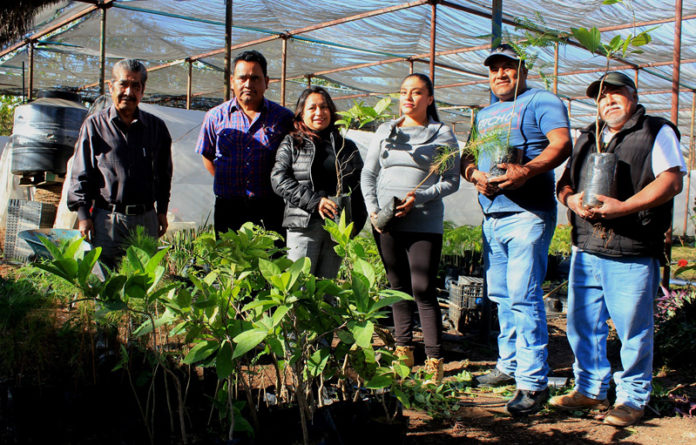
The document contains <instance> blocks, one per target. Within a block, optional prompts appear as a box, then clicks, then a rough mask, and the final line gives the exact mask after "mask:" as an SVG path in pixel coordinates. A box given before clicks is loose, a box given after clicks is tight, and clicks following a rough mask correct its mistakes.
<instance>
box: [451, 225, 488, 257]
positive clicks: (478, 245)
mask: <svg viewBox="0 0 696 445" xmlns="http://www.w3.org/2000/svg"><path fill="white" fill-rule="evenodd" d="M482 240H483V238H482V232H481V226H466V225H464V226H459V227H456V226H455V225H454V223H453V222H452V221H445V224H444V232H443V237H442V254H443V255H460V256H461V255H464V253H465V252H467V251H474V252H481V251H482V249H483V244H482Z"/></svg>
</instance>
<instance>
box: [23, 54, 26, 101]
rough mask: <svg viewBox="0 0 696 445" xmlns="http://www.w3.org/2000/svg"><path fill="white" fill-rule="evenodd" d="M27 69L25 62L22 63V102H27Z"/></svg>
mask: <svg viewBox="0 0 696 445" xmlns="http://www.w3.org/2000/svg"><path fill="white" fill-rule="evenodd" d="M25 69H26V68H25V67H24V62H22V102H26V101H27V79H26V75H25V74H24V71H25Z"/></svg>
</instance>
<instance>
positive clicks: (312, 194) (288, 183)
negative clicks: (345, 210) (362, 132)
mask: <svg viewBox="0 0 696 445" xmlns="http://www.w3.org/2000/svg"><path fill="white" fill-rule="evenodd" d="M330 136H331V143H332V145H333V148H334V152H335V153H336V154H337V157H338V159H339V161H340V162H341V164H342V165H344V167H343V181H342V184H341V192H342V193H350V197H351V207H352V213H353V222H354V228H353V235H355V234H357V233H358V232H359V231H360V230H361V229H362V227H363V226H364V225H365V220H366V219H367V210H365V202H364V201H363V197H362V192H361V191H360V172H361V170H362V167H363V161H362V158H361V157H360V152H359V151H358V147H357V146H356V145H355V143H354V142H353V141H351V140H350V139H344V138H343V137H342V136H341V135H340V134H339V132H338V131H333V132H332V133H331V134H330ZM344 141H345V145H344ZM341 147H343V148H341ZM315 152H316V148H315V145H314V142H313V141H312V140H311V139H309V138H304V140H303V143H302V145H301V146H299V147H298V146H297V144H296V143H295V140H294V139H293V137H292V135H287V136H285V139H283V141H282V142H281V143H280V146H279V147H278V151H277V152H276V160H275V165H274V166H273V169H272V170H271V185H272V186H273V191H275V192H276V194H278V195H279V196H281V197H282V198H283V199H284V200H285V213H284V215H283V227H286V228H306V227H307V226H308V225H309V221H310V219H311V218H312V215H315V216H316V217H319V212H318V206H319V201H321V198H324V197H327V193H325V192H324V191H318V190H315V189H314V183H313V181H312V163H313V162H314V159H315ZM330 194H331V195H333V191H331V192H330Z"/></svg>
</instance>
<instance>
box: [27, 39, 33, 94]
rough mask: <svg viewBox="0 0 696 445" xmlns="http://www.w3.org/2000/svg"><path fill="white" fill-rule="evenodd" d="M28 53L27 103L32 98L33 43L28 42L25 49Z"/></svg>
mask: <svg viewBox="0 0 696 445" xmlns="http://www.w3.org/2000/svg"><path fill="white" fill-rule="evenodd" d="M27 51H28V52H29V88H28V91H27V101H31V100H32V99H33V98H34V42H29V46H28V47H27Z"/></svg>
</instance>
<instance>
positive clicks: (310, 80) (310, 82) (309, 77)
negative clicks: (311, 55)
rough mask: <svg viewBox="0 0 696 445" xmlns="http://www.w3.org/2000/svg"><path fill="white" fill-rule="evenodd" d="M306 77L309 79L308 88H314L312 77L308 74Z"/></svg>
mask: <svg viewBox="0 0 696 445" xmlns="http://www.w3.org/2000/svg"><path fill="white" fill-rule="evenodd" d="M305 77H306V78H307V88H309V87H311V86H312V75H311V74H307V75H306V76H305Z"/></svg>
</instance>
